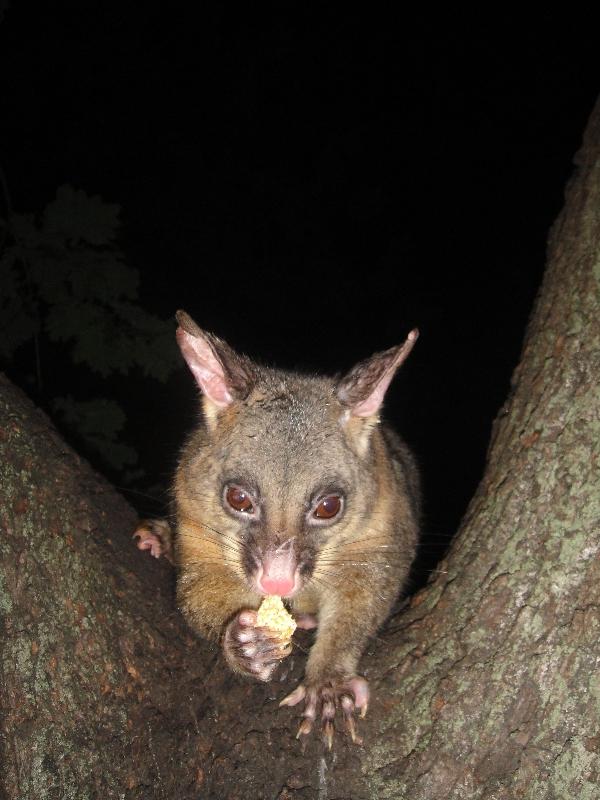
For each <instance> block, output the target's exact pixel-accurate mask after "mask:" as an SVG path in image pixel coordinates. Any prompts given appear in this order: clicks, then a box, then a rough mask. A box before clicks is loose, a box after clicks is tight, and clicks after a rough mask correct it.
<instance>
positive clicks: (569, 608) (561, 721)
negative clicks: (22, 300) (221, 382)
mask: <svg viewBox="0 0 600 800" xmlns="http://www.w3.org/2000/svg"><path fill="white" fill-rule="evenodd" d="M490 357H493V354H490ZM457 368H459V366H458V364H457ZM599 376H600V107H598V108H597V109H596V110H595V112H594V114H593V116H592V119H591V121H590V124H589V126H588V130H587V133H586V137H585V142H584V146H583V149H582V151H581V153H580V156H579V159H578V171H577V174H576V175H575V177H574V179H573V181H572V182H571V185H570V188H569V190H568V193H567V202H566V206H565V209H564V211H563V213H562V214H561V216H560V218H559V220H558V221H557V223H556V225H555V227H554V230H553V233H552V236H551V242H550V250H549V263H548V268H547V272H546V275H545V279H544V283H543V286H542V289H541V292H540V295H539V298H538V301H537V304H536V308H535V309H534V313H533V315H532V319H531V322H530V325H529V328H528V331H527V335H526V341H525V346H524V350H523V355H522V360H521V363H520V364H519V367H518V368H517V370H516V372H515V376H514V383H513V392H512V395H511V397H510V398H509V400H508V401H507V403H506V405H505V407H504V408H503V409H502V411H501V413H500V415H499V417H498V420H497V422H496V424H495V428H494V434H493V441H492V444H491V447H490V452H489V463H488V468H487V470H486V475H485V477H484V480H483V481H482V484H481V486H480V488H479V490H478V492H477V495H476V496H475V498H474V500H473V502H472V504H471V506H470V508H469V510H468V513H467V515H466V517H465V520H464V522H463V525H462V527H461V531H460V532H459V534H458V536H457V538H456V540H455V543H454V545H453V547H452V549H451V551H450V553H449V554H448V556H447V558H446V560H445V562H444V563H443V564H442V565H440V569H439V571H438V573H437V577H436V579H435V580H434V581H433V582H431V583H430V584H429V585H428V586H427V587H426V588H425V589H423V590H422V591H421V592H419V594H418V595H416V596H415V597H413V598H412V600H411V603H410V606H409V608H407V609H405V610H404V611H403V612H402V613H400V614H398V615H397V616H396V617H395V618H394V619H393V620H392V622H391V624H390V625H389V626H388V628H387V629H386V631H385V633H383V634H382V635H381V636H380V638H379V639H378V640H377V641H375V642H374V643H373V646H372V648H371V650H370V652H369V653H368V654H367V656H366V657H365V659H364V660H363V668H364V671H365V673H366V674H367V676H368V677H369V679H370V681H371V688H372V690H373V695H374V700H373V703H372V706H371V708H370V710H369V715H368V717H367V719H366V720H365V722H364V723H363V724H362V727H361V732H362V733H363V735H364V738H365V745H364V747H362V748H358V747H352V746H350V745H348V743H347V742H345V741H344V740H341V739H340V740H339V741H338V742H337V743H336V746H335V748H334V751H333V753H332V754H324V753H323V750H322V748H321V745H320V744H319V743H318V742H317V741H315V740H311V741H310V742H309V743H308V745H307V747H306V749H305V751H304V752H303V750H302V747H301V745H300V744H299V743H298V742H296V741H295V739H294V738H293V733H294V731H295V729H296V726H297V721H296V716H295V712H294V710H293V709H279V708H278V705H277V702H276V701H277V700H278V699H280V698H281V697H282V696H283V695H284V693H286V691H289V689H290V688H291V687H292V686H293V685H295V682H297V681H298V680H299V678H300V675H301V670H302V661H303V656H302V654H301V652H300V651H298V653H299V655H298V656H295V657H293V658H292V659H290V660H289V661H288V663H287V664H286V667H285V669H286V672H284V674H282V675H280V676H279V679H278V680H276V681H275V682H273V683H271V684H269V685H267V686H262V685H253V684H249V683H245V682H243V681H241V680H239V679H237V678H234V677H232V676H230V675H229V673H228V672H227V671H226V670H225V669H224V668H223V662H222V661H221V659H220V656H219V654H218V652H217V651H216V650H215V649H214V648H212V647H209V646H207V645H206V644H205V643H203V642H199V641H196V640H194V639H193V638H192V637H191V636H190V635H189V633H188V632H187V630H186V629H185V627H184V626H183V624H182V622H181V621H180V618H179V616H178V614H177V612H176V610H175V607H174V603H173V592H172V575H171V573H170V570H169V568H168V565H167V564H161V563H156V562H154V561H153V560H152V559H150V558H148V557H144V556H143V555H140V554H139V553H138V552H137V550H135V548H134V547H133V545H132V544H131V542H130V538H129V537H130V532H131V529H132V527H133V523H134V514H133V512H132V510H131V509H130V508H129V507H128V506H127V505H126V503H125V502H124V501H123V500H122V499H121V498H120V497H119V496H118V495H117V494H116V493H115V492H114V490H112V489H111V488H110V487H109V486H108V485H107V484H106V483H105V482H104V481H103V480H102V479H100V478H99V477H98V476H96V475H94V473H93V472H92V471H91V470H90V469H89V467H88V466H87V465H86V464H85V463H83V462H81V461H80V460H79V459H78V458H77V456H76V455H75V454H73V453H72V452H71V451H70V450H69V449H68V448H67V447H66V446H65V445H64V443H62V441H61V440H60V438H59V437H58V436H57V435H56V433H55V432H54V431H53V430H52V428H51V426H50V425H49V423H48V421H47V420H46V418H45V417H44V416H43V415H42V414H40V412H37V411H36V410H35V409H34V408H33V407H32V406H31V404H30V403H29V402H28V401H27V400H26V399H25V398H24V397H23V395H22V394H21V393H20V392H19V391H18V390H16V389H14V387H12V386H11V385H10V384H9V383H8V381H6V380H4V379H2V380H1V381H0V533H1V539H0V554H1V555H0V557H1V561H0V622H1V625H2V627H1V628H0V630H1V631H2V639H3V647H2V660H1V667H0V669H1V673H0V678H1V683H0V710H1V712H2V718H1V720H0V731H1V736H2V739H1V745H2V758H3V765H2V773H1V776H0V782H1V783H0V786H1V788H0V794H1V793H3V794H4V796H5V797H6V798H10V800H13V798H20V799H23V798H26V799H29V798H32V799H33V798H77V799H78V800H81V799H84V798H95V797H109V798H113V797H115V798H167V797H169V798H171V797H177V798H182V799H183V800H185V798H192V797H195V798H196V797H202V798H210V797H215V798H231V799H233V798H249V799H250V800H253V799H254V798H281V799H282V800H283V798H319V800H325V798H330V800H333V799H334V798H336V800H342V799H344V798H345V799H346V800H361V799H362V798H410V800H437V798H444V799H446V798H450V799H451V800H453V799H454V798H457V799H458V798H486V800H509V798H518V797H523V798H532V799H533V798H536V800H564V798H571V797H572V798H584V800H585V799H586V798H589V799H590V800H591V798H596V797H598V789H597V785H598V782H599V779H600V761H599V756H598V752H599V749H600V723H599V718H600V713H599V712H600V708H599V704H600V678H599V675H600V673H599V672H598V664H599V662H600V645H599V644H598V638H599V630H600V598H599V593H600V580H599V578H600V575H599V574H598V573H599V572H600V566H599V561H598V551H599V550H600V480H599V477H598V476H599V474H600V472H599V463H598V455H599V449H600V435H599V434H600V420H599V410H600V394H599V388H598V387H599ZM465 436H468V431H465ZM309 642H310V635H309V634H306V638H305V640H303V641H302V640H301V642H300V644H301V645H302V646H304V645H306V646H308V644H309Z"/></svg>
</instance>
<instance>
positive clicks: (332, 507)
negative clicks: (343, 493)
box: [313, 494, 342, 519]
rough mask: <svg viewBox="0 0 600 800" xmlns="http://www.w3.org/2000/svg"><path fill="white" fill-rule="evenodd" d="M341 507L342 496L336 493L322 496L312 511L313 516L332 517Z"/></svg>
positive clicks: (320, 517) (335, 515)
mask: <svg viewBox="0 0 600 800" xmlns="http://www.w3.org/2000/svg"><path fill="white" fill-rule="evenodd" d="M341 509H342V498H341V497H340V496H339V495H337V494H330V495H328V497H324V498H323V499H322V500H321V501H320V503H319V505H318V506H317V507H316V508H315V510H314V511H313V516H314V517H317V518H318V519H333V517H337V515H338V514H339V513H340V511H341Z"/></svg>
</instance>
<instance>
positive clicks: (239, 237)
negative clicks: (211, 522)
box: [0, 1, 598, 561]
mask: <svg viewBox="0 0 600 800" xmlns="http://www.w3.org/2000/svg"><path fill="white" fill-rule="evenodd" d="M257 6H258V7H257ZM398 7H399V4H396V5H391V4H390V5H381V6H380V7H377V8H376V9H367V7H366V6H363V7H361V8H360V9H359V10H355V11H351V10H349V9H348V8H347V7H345V6H343V5H339V6H338V5H337V4H336V5H335V6H334V5H331V6H329V7H324V4H306V3H278V4H272V5H269V4H221V3H212V4H186V5H184V4H181V5H177V4H175V5H172V4H169V5H167V4H161V5H159V4H155V5H152V4H150V5H144V4H124V3H122V2H112V1H106V2H102V3H100V2H87V3H77V4H75V3H73V4H69V3H58V4H50V3H45V4H41V3H35V4H34V3H28V2H20V3H16V2H15V3H14V6H13V7H12V8H10V9H9V10H8V11H7V12H6V14H5V17H4V20H3V22H2V23H1V24H0V74H1V75H2V86H3V88H2V121H1V123H0V145H1V151H0V160H1V162H2V166H3V169H4V171H5V173H6V176H7V181H8V185H9V188H10V193H11V196H12V202H13V206H14V208H15V210H16V211H19V212H24V211H35V210H41V209H42V208H43V207H44V205H45V204H46V203H47V202H49V201H50V200H51V199H52V198H53V196H54V193H55V190H56V188H57V187H58V186H59V185H61V184H64V183H71V184H73V185H74V186H75V187H76V188H80V189H84V190H85V191H86V192H87V193H89V194H100V195H101V196H102V197H103V199H104V200H106V201H110V202H117V203H119V204H120V205H121V206H122V221H123V226H124V227H123V236H122V245H123V248H124V250H125V252H126V255H127V259H128V262H129V263H131V264H132V265H134V266H135V267H136V268H137V269H139V271H140V273H141V301H142V303H143V305H144V306H145V307H146V308H147V309H148V310H150V311H153V312H155V313H157V314H160V315H161V316H163V317H169V316H172V314H173V312H174V311H175V309H176V308H179V307H183V308H185V309H186V310H187V311H189V312H190V313H191V314H192V315H193V316H194V317H195V318H196V320H197V321H198V322H199V324H201V325H202V326H203V327H205V328H206V329H208V330H212V331H214V332H216V333H218V334H219V335H221V336H222V337H224V338H225V339H227V340H228V341H229V342H230V343H231V344H232V345H233V346H235V347H236V348H238V349H239V350H242V351H244V352H247V353H249V354H250V355H253V356H255V357H258V358H260V359H261V360H263V361H265V362H267V363H274V364H277V365H279V366H284V367H300V368H303V369H307V370H325V371H328V372H336V371H338V370H340V369H346V368H349V367H350V366H351V365H352V364H353V363H354V362H355V361H357V360H359V359H361V358H364V357H366V356H367V355H369V354H370V353H371V352H373V351H375V350H380V349H384V348H387V347H390V346H391V345H393V344H396V343H398V342H400V341H402V340H404V338H405V336H406V334H407V332H408V331H409V330H410V329H411V327H414V326H418V327H419V328H420V331H421V338H420V340H419V342H418V344H417V346H416V348H415V350H414V351H413V354H412V355H411V357H410V360H409V362H408V363H407V364H406V365H405V366H404V367H403V369H402V371H401V374H400V375H399V376H398V378H397V379H396V382H395V383H394V385H393V388H392V389H391V391H390V393H389V395H388V400H387V406H386V413H387V416H388V417H389V418H390V419H391V420H392V421H393V422H394V423H395V424H396V426H397V427H398V429H399V430H400V431H401V432H402V433H403V435H404V436H405V438H406V439H407V440H408V441H409V443H410V444H411V445H412V446H413V448H414V450H415V451H416V453H417V456H418V459H419V461H420V462H421V465H422V468H423V473H424V479H425V488H426V509H427V513H426V532H427V536H428V539H427V542H428V544H426V545H425V548H424V550H425V552H426V553H430V554H433V555H431V557H430V559H429V560H430V561H432V560H433V558H435V556H436V555H437V553H438V552H439V550H438V544H439V545H440V546H441V544H442V543H443V542H444V541H445V539H446V537H447V536H449V535H451V534H452V532H453V531H454V529H455V527H456V525H457V523H458V521H459V519H460V516H461V514H462V513H463V512H464V510H465V508H466V504H467V502H468V500H469V497H470V496H471V495H472V493H473V491H474V489H475V487H476V485H477V481H478V479H479V478H480V476H481V472H482V469H483V463H484V457H485V450H486V446H487V442H488V438H489V432H490V426H491V423H492V420H493V418H494V416H495V414H496V413H497V411H498V409H499V407H500V406H501V405H502V403H503V402H504V400H505V399H506V397H507V394H508V391H509V380H510V374H511V371H512V369H513V368H514V366H515V365H516V363H517V361H518V357H519V351H520V346H521V342H522V337H523V333H524V329H525V325H526V321H527V317H528V314H529V312H530V310H531V307H532V303H533V300H534V297H535V293H536V290H537V288H538V287H539V284H540V280H541V276H542V273H543V267H544V257H545V243H546V238H547V234H548V229H549V227H550V225H551V223H552V221H553V220H554V218H555V217H556V215H557V213H558V212H559V210H560V208H561V205H562V198H563V191H564V186H565V183H566V181H567V179H568V177H569V175H570V174H571V169H572V166H571V164H572V157H573V155H574V153H575V151H576V150H577V148H578V147H579V145H580V141H581V134H582V132H583V129H584V126H585V122H586V119H587V117H588V116H589V113H590V111H591V108H592V105H593V102H594V100H595V96H596V93H597V90H598V68H597V61H598V59H597V41H595V39H594V34H595V26H594V25H592V24H591V22H590V21H589V20H587V21H586V20H585V19H582V18H575V17H574V16H573V17H572V18H566V15H565V14H564V13H563V14H559V13H557V12H550V11H546V12H543V13H539V14H538V15H537V16H531V18H524V17H523V15H520V16H518V17H517V16H515V15H511V14H509V13H505V14H500V13H498V12H496V16H492V13H493V12H490V7H489V6H486V7H485V13H483V12H481V13H479V14H477V13H476V12H473V11H469V12H468V13H467V12H461V11H460V10H456V9H455V8H454V7H453V8H452V10H451V11H446V12H440V11H439V10H437V9H435V8H434V7H433V6H429V7H423V9H422V10H421V11H415V10H411V11H408V12H407V11H399V10H398ZM495 8H498V7H495ZM15 377H16V378H17V379H18V375H15ZM60 380H62V381H66V382H69V381H72V382H73V383H74V384H77V382H78V381H83V380H84V379H83V378H81V377H80V376H79V375H78V374H77V373H73V375H72V376H71V377H70V376H68V375H67V376H62V375H61V377H60ZM117 384H118V385H117ZM111 386H113V384H111ZM114 386H115V387H116V388H115V392H121V393H123V392H125V395H126V398H125V400H124V403H125V405H126V407H127V410H128V415H129V423H128V430H127V432H126V433H127V436H128V437H129V438H130V439H131V440H133V441H135V442H136V443H137V446H138V449H139V450H140V453H141V458H142V463H143V465H144V467H145V468H146V470H147V471H148V475H149V479H148V483H149V484H151V483H155V484H156V483H159V484H160V483H166V481H167V480H168V475H169V473H170V471H171V470H172V467H173V463H174V459H175V457H176V452H177V447H178V445H179V443H180V441H181V438H182V437H183V435H184V431H185V430H186V428H187V427H189V425H190V424H191V421H192V420H193V416H194V405H195V402H196V400H195V392H194V390H193V387H192V381H191V379H189V378H188V376H187V374H186V373H185V371H184V370H183V368H182V369H181V370H180V371H179V372H178V374H177V376H176V378H174V379H173V380H171V381H170V382H169V384H168V386H167V387H166V388H162V387H158V388H157V387H155V386H153V385H151V384H150V382H145V381H143V380H142V379H140V378H139V377H137V376H135V375H132V376H130V378H129V379H128V380H127V381H124V382H121V383H120V384H119V382H116V383H115V384H114ZM69 388H70V390H71V391H73V393H77V388H82V387H77V386H76V385H75V386H71V387H69ZM83 388H84V387H83ZM137 502H138V505H139V506H140V510H141V511H142V512H144V511H148V510H149V509H147V508H145V500H144V498H140V497H138V499H137ZM149 502H150V501H149ZM150 510H152V511H153V512H154V513H156V508H152V509H150Z"/></svg>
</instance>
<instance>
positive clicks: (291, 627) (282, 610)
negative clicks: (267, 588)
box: [256, 594, 296, 641]
mask: <svg viewBox="0 0 600 800" xmlns="http://www.w3.org/2000/svg"><path fill="white" fill-rule="evenodd" d="M256 625H257V627H259V628H268V629H269V630H270V631H272V632H273V633H276V634H277V636H278V637H279V638H280V639H281V640H282V641H287V640H289V639H291V638H292V634H293V633H294V631H295V630H296V621H295V620H294V618H293V617H292V615H291V614H290V613H289V612H288V610H287V609H286V607H285V606H284V605H283V601H282V599H281V597H279V595H276V594H272V595H267V596H266V597H265V598H263V601H262V603H261V604H260V608H259V609H258V614H257V616H256Z"/></svg>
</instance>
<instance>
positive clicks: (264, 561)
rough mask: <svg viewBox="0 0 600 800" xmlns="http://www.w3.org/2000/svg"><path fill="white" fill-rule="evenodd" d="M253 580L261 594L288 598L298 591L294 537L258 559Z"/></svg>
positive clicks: (298, 581) (298, 580) (298, 579)
mask: <svg viewBox="0 0 600 800" xmlns="http://www.w3.org/2000/svg"><path fill="white" fill-rule="evenodd" d="M254 579H255V581H256V585H257V586H258V589H259V591H260V592H262V593H263V594H277V595H279V596H280V597H290V596H291V595H293V594H295V593H296V592H297V591H298V589H299V587H300V577H299V574H298V561H297V558H296V554H295V551H294V537H292V538H290V539H287V541H285V542H284V543H283V544H282V545H280V546H279V547H277V548H274V549H270V550H267V551H266V553H265V554H264V555H263V556H262V558H261V559H260V563H259V566H258V569H257V571H256V573H255V575H254Z"/></svg>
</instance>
